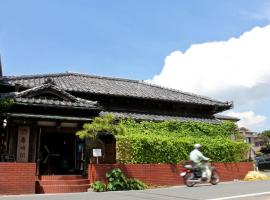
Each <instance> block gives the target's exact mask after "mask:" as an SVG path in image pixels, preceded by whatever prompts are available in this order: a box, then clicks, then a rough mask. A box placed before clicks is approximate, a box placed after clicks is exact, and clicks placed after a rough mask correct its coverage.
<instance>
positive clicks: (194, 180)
mask: <svg viewBox="0 0 270 200" xmlns="http://www.w3.org/2000/svg"><path fill="white" fill-rule="evenodd" d="M205 162H207V161H205ZM207 164H208V165H209V168H210V171H211V175H210V178H205V177H202V172H201V169H200V168H198V167H195V164H194V163H193V162H192V161H189V162H187V163H186V164H184V171H183V172H182V173H180V176H182V177H183V179H184V184H185V185H186V186H188V187H193V186H194V185H195V184H198V183H207V182H210V183H211V184H212V185H216V184H218V183H219V175H218V172H217V170H216V169H215V167H213V166H211V165H210V163H207Z"/></svg>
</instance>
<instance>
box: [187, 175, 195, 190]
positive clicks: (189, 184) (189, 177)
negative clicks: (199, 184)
mask: <svg viewBox="0 0 270 200" xmlns="http://www.w3.org/2000/svg"><path fill="white" fill-rule="evenodd" d="M193 178H194V174H193V173H187V174H186V175H185V176H184V183H185V185H186V186H188V187H193V186H194V185H195V184H196V183H194V182H192V181H188V180H192V179H193Z"/></svg>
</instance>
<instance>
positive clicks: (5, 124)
mask: <svg viewBox="0 0 270 200" xmlns="http://www.w3.org/2000/svg"><path fill="white" fill-rule="evenodd" d="M6 126H7V119H4V120H3V127H4V128H6Z"/></svg>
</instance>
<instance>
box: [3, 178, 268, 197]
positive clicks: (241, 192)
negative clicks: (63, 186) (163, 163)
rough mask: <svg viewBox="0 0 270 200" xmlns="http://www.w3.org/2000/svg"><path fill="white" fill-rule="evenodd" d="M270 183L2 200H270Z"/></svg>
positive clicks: (227, 184) (260, 182)
mask: <svg viewBox="0 0 270 200" xmlns="http://www.w3.org/2000/svg"><path fill="white" fill-rule="evenodd" d="M269 186H270V181H254V182H227V183H221V184H218V185H216V186H212V185H208V184H205V185H197V186H195V187H192V188H188V187H185V186H177V187H170V188H161V189H150V190H143V191H125V192H104V193H96V192H86V193H73V194H45V195H19V196H2V197H0V200H73V199H74V200H138V199H142V200H176V199H177V200H203V199H208V200H226V199H236V200H244V199H245V200H270V187H269Z"/></svg>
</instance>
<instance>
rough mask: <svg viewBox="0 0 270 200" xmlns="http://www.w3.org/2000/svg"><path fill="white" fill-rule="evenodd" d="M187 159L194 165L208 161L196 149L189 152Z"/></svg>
mask: <svg viewBox="0 0 270 200" xmlns="http://www.w3.org/2000/svg"><path fill="white" fill-rule="evenodd" d="M189 159H190V160H192V161H193V162H195V163H200V162H201V161H202V160H209V158H207V157H205V156H204V155H203V154H202V153H201V152H200V151H199V150H198V149H194V150H193V151H191V152H190V154H189Z"/></svg>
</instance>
